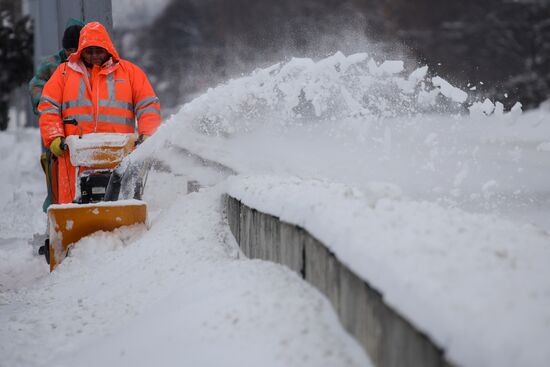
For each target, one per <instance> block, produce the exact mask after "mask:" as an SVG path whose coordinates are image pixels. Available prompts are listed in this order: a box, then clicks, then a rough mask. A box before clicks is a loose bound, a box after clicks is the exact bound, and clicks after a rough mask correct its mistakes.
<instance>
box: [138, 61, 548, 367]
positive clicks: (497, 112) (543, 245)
mask: <svg viewBox="0 0 550 367" xmlns="http://www.w3.org/2000/svg"><path fill="white" fill-rule="evenodd" d="M504 98H506V96H505V94H504V92H503V99H504ZM464 106H466V107H467V108H463V107H464ZM548 107H549V106H548V105H547V104H546V105H543V106H542V107H541V108H540V109H538V110H535V111H530V112H526V113H522V111H521V105H520V104H519V103H517V104H515V105H514V107H513V108H512V109H511V110H509V111H504V108H503V105H502V104H501V103H500V102H498V101H489V100H484V101H483V100H482V101H475V100H472V99H471V98H470V97H469V96H468V94H467V93H466V92H464V91H461V90H459V89H457V88H455V87H453V86H452V85H451V84H449V83H448V82H446V81H445V80H443V79H441V78H439V77H431V76H430V74H429V71H428V70H427V68H426V67H420V68H416V69H415V68H412V69H408V68H407V65H404V63H403V62H400V61H385V62H376V61H375V60H373V59H371V58H370V57H369V55H367V54H356V55H350V56H345V55H343V54H341V53H337V54H335V55H333V56H331V57H328V58H326V59H323V60H319V61H317V62H316V61H313V60H310V59H292V60H290V61H288V62H286V63H281V64H276V65H273V66H272V67H270V68H266V69H259V70H256V71H254V73H252V74H251V75H250V76H247V77H243V78H240V79H237V80H231V81H229V82H228V83H226V84H224V85H221V86H218V87H217V88H214V89H211V90H209V91H208V93H206V94H204V95H203V96H201V97H199V98H197V99H196V100H194V101H192V102H191V103H189V104H187V105H185V106H183V107H182V108H181V110H180V111H179V112H178V113H176V114H175V115H174V116H173V117H172V118H171V120H170V121H169V122H168V123H167V124H166V125H165V126H164V127H163V129H161V131H159V133H158V136H157V138H156V139H155V140H151V141H148V142H147V143H148V144H145V146H144V147H143V148H144V150H143V152H142V153H143V154H145V153H147V154H156V153H155V152H160V151H162V149H164V147H166V143H169V144H172V145H175V146H181V147H185V148H186V149H189V150H191V151H193V152H195V153H197V154H199V155H201V156H203V157H205V158H208V159H211V160H213V161H217V162H221V163H223V164H224V165H226V166H228V167H230V168H232V169H233V170H235V171H237V172H239V173H240V176H239V177H237V178H235V179H232V180H231V181H230V185H229V186H228V187H227V189H226V190H228V191H229V192H231V193H232V194H233V195H235V196H236V197H237V198H239V199H242V200H243V201H244V202H245V203H247V204H249V205H250V206H252V207H255V208H257V209H259V210H263V211H265V212H267V213H270V214H273V215H276V216H280V217H282V218H283V220H286V221H288V222H291V223H295V224H298V225H301V226H304V227H306V228H307V229H308V230H309V231H310V232H311V233H312V234H313V235H314V236H315V237H317V238H319V239H321V240H323V242H324V243H325V244H327V245H328V246H329V247H330V248H331V250H332V251H333V252H334V253H335V254H336V256H337V257H339V258H340V260H341V261H342V262H344V263H345V264H347V265H348V266H350V267H351V268H352V269H353V270H354V271H355V272H356V273H357V274H360V275H361V276H363V278H364V279H366V280H367V281H369V282H370V283H371V284H372V285H373V286H374V287H375V288H377V289H379V290H380V291H381V293H382V294H383V295H384V297H385V299H386V300H387V301H388V303H390V304H391V305H393V306H394V307H395V308H396V309H398V310H399V311H400V312H401V313H402V314H403V315H404V316H405V317H407V318H408V319H409V320H411V321H412V322H413V323H414V324H415V325H416V326H417V327H419V328H420V329H421V330H423V331H425V332H426V333H427V334H428V335H430V336H431V337H432V339H433V340H434V341H435V342H436V343H437V344H439V345H440V346H441V347H443V348H444V349H445V350H446V352H447V354H448V357H449V358H450V359H451V360H452V361H453V362H455V363H457V364H459V365H467V366H503V365H509V366H515V365H530V366H545V365H547V364H548V363H550V342H548V340H550V312H549V311H548V310H550V273H549V272H548V269H547V266H546V264H548V263H549V262H550V236H549V234H548V233H549V231H550V215H549V214H550V190H549V186H548V184H549V183H550V160H549V158H550V156H549V154H550V149H549V146H550V109H549V108H548ZM140 154H141V153H140Z"/></svg>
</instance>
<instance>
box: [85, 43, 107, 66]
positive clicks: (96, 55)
mask: <svg viewBox="0 0 550 367" xmlns="http://www.w3.org/2000/svg"><path fill="white" fill-rule="evenodd" d="M81 56H82V59H83V60H84V63H86V64H88V65H99V66H101V65H103V64H104V63H105V61H107V60H108V59H109V57H110V56H111V55H110V54H109V52H107V50H106V49H104V48H102V47H95V46H91V47H86V48H85V49H84V50H82V53H81Z"/></svg>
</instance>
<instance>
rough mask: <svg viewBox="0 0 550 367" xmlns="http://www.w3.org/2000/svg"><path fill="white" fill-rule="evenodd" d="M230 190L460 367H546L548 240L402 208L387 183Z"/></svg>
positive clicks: (281, 181) (247, 185) (268, 179)
mask: <svg viewBox="0 0 550 367" xmlns="http://www.w3.org/2000/svg"><path fill="white" fill-rule="evenodd" d="M227 191H228V193H229V194H230V195H232V196H233V197H235V198H237V199H239V200H241V201H242V202H243V203H244V204H245V205H247V206H249V207H252V208H255V209H257V210H259V211H262V212H265V213H269V214H272V215H274V216H277V217H279V218H280V219H281V220H282V221H285V222H289V223H293V224H296V225H299V226H301V227H303V228H305V229H307V230H308V231H309V232H310V233H311V234H312V235H313V236H314V237H316V238H317V239H319V240H320V241H321V242H323V243H324V244H326V245H327V246H329V248H330V249H331V250H332V251H333V252H334V253H335V255H336V256H337V257H338V258H339V259H340V260H341V261H342V262H343V263H344V264H347V265H348V266H349V267H350V269H352V270H353V271H354V272H355V273H356V274H358V275H359V276H361V277H362V278H363V279H367V280H368V282H369V283H370V284H371V285H372V286H373V287H375V288H376V289H378V290H380V291H381V292H382V294H383V296H384V300H385V301H386V302H387V303H388V304H390V305H392V306H393V307H394V308H395V309H397V310H398V311H399V312H400V313H401V314H402V315H404V316H405V317H406V318H408V319H409V320H411V321H412V322H413V323H414V324H415V325H417V326H418V327H419V328H420V329H421V330H424V331H425V332H426V333H427V334H428V335H430V336H431V337H432V338H433V339H434V340H435V341H436V342H437V343H439V344H440V345H441V346H442V347H443V348H444V349H445V351H446V354H447V356H448V358H449V359H450V360H451V361H453V362H455V363H457V364H458V365H465V366H544V365H546V364H547V363H548V361H549V360H550V344H549V343H550V342H549V340H550V281H549V279H550V269H549V268H548V263H550V245H549V244H550V236H549V235H548V234H546V233H543V232H541V231H540V230H538V229H536V228H534V227H531V226H524V227H519V226H517V225H515V224H514V223H511V222H509V221H506V220H503V219H499V218H498V217H495V216H490V215H476V214H470V213H466V212H464V211H461V210H458V209H453V210H449V209H445V208H443V207H441V206H438V205H436V204H433V203H428V202H416V201H410V200H406V199H404V198H402V197H401V190H400V189H399V188H398V187H395V186H394V185H391V184H382V183H378V184H371V185H370V186H369V187H368V188H367V190H359V189H357V188H354V187H351V186H347V185H342V184H334V183H330V182H327V181H322V180H302V179H299V178H281V177H274V176H247V177H246V176H239V177H233V178H231V179H230V180H229V182H228V186H227ZM535 274H536V276H535Z"/></svg>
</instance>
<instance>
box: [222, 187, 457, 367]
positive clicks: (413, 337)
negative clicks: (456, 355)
mask: <svg viewBox="0 0 550 367" xmlns="http://www.w3.org/2000/svg"><path fill="white" fill-rule="evenodd" d="M225 204H226V212H227V219H228V222H229V227H230V228H231V231H232V233H233V235H234V236H235V239H236V240H237V243H238V244H239V246H240V248H241V250H242V251H243V253H244V254H245V255H246V256H248V257H249V258H257V259H263V260H269V261H273V262H277V263H279V264H283V265H286V266H287V267H289V268H290V269H291V270H293V271H295V272H297V273H298V274H300V275H301V276H302V277H303V278H304V279H305V280H306V281H308V282H309V283H311V284H312V285H313V286H315V287H316V288H317V289H319V291H321V292H322V293H324V294H325V295H326V297H327V298H328V299H329V300H330V302H331V303H332V305H333V307H334V309H335V310H336V312H337V314H338V316H339V318H340V320H341V322H342V325H343V326H344V328H345V329H346V330H347V331H348V332H349V333H350V334H351V335H353V336H354V337H355V338H356V340H357V341H358V342H359V343H360V344H361V345H362V346H363V348H364V349H365V351H366V352H367V353H368V354H369V356H370V357H371V359H372V361H373V363H374V364H375V365H376V366H380V367H402V366H415V367H416V366H419V367H432V366H451V365H450V364H449V363H448V362H447V361H446V360H445V358H444V354H443V351H442V350H441V349H439V348H438V347H437V346H436V345H435V344H434V343H432V341H431V340H430V339H429V338H428V337H427V336H426V335H424V334H423V333H421V332H419V331H418V330H416V328H415V327H414V326H413V325H412V324H411V323H409V322H408V321H407V320H405V319H404V318H403V317H401V316H400V315H399V314H398V313H397V312H395V311H394V310H393V309H392V308H390V307H389V306H387V305H386V304H385V303H384V299H383V296H382V295H381V294H380V293H379V292H378V291H376V290H375V289H373V288H372V287H371V286H370V285H369V284H368V283H367V282H365V281H363V280H362V279H360V278H359V277H358V276H356V275H355V274H354V273H353V272H352V271H350V270H349V269H348V268H346V266H345V265H343V264H342V263H340V261H339V260H338V259H337V258H336V257H335V256H334V254H332V253H331V252H330V251H329V250H328V249H327V248H326V247H325V246H324V245H323V244H322V243H321V242H319V241H318V240H316V239H315V238H314V237H313V236H311V235H310V234H309V233H308V232H307V231H305V230H304V229H303V228H300V227H297V226H294V225H291V224H288V223H285V222H282V221H280V220H279V218H277V217H274V216H271V215H268V214H264V213H261V212H258V211H256V210H254V209H252V208H249V207H247V206H246V205H244V204H242V203H241V202H240V201H238V200H237V199H235V198H232V197H230V196H229V195H226V196H225Z"/></svg>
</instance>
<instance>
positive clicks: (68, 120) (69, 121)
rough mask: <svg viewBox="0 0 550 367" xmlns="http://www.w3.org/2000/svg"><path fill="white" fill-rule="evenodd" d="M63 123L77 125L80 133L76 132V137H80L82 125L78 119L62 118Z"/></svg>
mask: <svg viewBox="0 0 550 367" xmlns="http://www.w3.org/2000/svg"><path fill="white" fill-rule="evenodd" d="M63 125H74V126H76V127H78V128H79V129H80V134H78V138H79V139H82V126H80V125H79V124H78V121H76V120H75V119H66V120H63Z"/></svg>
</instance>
